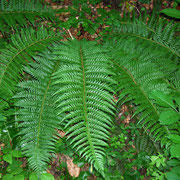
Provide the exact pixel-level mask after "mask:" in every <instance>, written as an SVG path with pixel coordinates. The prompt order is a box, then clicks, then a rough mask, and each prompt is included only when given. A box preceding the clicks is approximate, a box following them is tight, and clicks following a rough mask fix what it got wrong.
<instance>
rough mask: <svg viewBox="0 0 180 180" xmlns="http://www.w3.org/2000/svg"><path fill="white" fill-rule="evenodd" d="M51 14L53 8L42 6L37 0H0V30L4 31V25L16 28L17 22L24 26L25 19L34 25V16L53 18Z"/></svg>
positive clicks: (52, 13)
mask: <svg viewBox="0 0 180 180" xmlns="http://www.w3.org/2000/svg"><path fill="white" fill-rule="evenodd" d="M53 16H54V12H53V10H52V9H50V8H47V7H46V6H43V5H42V4H41V3H40V2H39V1H37V0H31V1H28V0H21V1H18V0H9V1H6V0H1V2H0V30H1V31H2V32H4V31H5V26H6V25H8V26H9V27H12V28H14V29H15V30H17V23H18V24H19V25H20V26H21V27H26V26H27V20H28V21H29V22H30V23H31V24H33V25H34V22H35V19H36V17H39V18H46V19H51V20H53ZM26 19H27V20H26ZM5 24H6V25H5Z"/></svg>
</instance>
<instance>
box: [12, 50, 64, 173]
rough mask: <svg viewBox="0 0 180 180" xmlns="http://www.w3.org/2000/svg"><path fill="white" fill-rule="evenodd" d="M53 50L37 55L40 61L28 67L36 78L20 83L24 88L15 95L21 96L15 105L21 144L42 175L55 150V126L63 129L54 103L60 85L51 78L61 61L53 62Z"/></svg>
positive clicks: (26, 69)
mask: <svg viewBox="0 0 180 180" xmlns="http://www.w3.org/2000/svg"><path fill="white" fill-rule="evenodd" d="M50 53H51V52H48V51H47V52H46V53H45V54H42V55H39V56H37V57H35V60H36V63H31V65H30V66H29V67H26V68H25V72H26V73H28V74H29V75H30V76H32V80H28V81H23V82H21V83H19V87H20V89H21V91H20V92H19V93H18V94H17V95H15V96H14V98H17V99H18V101H17V103H16V104H15V105H16V106H17V107H19V108H20V109H19V111H18V112H17V113H16V114H17V121H18V122H19V129H20V133H19V135H21V136H22V138H21V147H22V150H23V151H24V154H25V156H27V157H28V162H29V165H30V167H31V168H32V169H33V170H35V171H36V172H37V173H38V174H39V175H40V174H41V173H42V172H43V171H44V170H46V165H47V163H48V162H49V158H50V152H53V151H54V144H55V143H54V142H55V140H56V137H55V135H56V130H55V129H56V128H60V122H61V118H60V116H57V113H58V112H57V108H56V106H55V105H54V102H55V100H56V97H55V96H53V94H54V93H55V92H56V90H57V88H56V87H55V86H52V83H53V80H52V79H51V75H52V74H53V73H54V72H56V70H57V69H58V67H59V63H60V61H52V60H51V58H52V55H51V56H50Z"/></svg>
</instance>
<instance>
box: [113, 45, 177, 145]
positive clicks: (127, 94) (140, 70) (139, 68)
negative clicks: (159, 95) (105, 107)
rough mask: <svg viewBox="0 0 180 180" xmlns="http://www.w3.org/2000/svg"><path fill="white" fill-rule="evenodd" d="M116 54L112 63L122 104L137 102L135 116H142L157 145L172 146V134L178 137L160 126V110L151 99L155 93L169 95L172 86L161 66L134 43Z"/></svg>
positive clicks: (118, 46) (119, 46) (142, 122)
mask: <svg viewBox="0 0 180 180" xmlns="http://www.w3.org/2000/svg"><path fill="white" fill-rule="evenodd" d="M113 49H116V50H114V51H112V50H111V51H112V56H113V57H114V59H112V61H113V63H114V67H115V71H116V72H117V77H116V78H117V80H118V82H119V85H118V86H117V92H119V91H120V95H119V100H121V101H123V103H124V102H127V101H133V102H134V104H135V105H136V106H137V109H136V112H135V114H134V115H137V114H139V115H140V120H139V122H138V123H139V124H140V125H141V127H144V129H145V131H146V132H147V133H149V135H150V136H152V138H154V140H155V141H161V143H162V144H161V145H165V144H168V139H167V137H166V135H167V134H169V133H177V132H176V131H175V130H173V129H174V128H173V127H172V128H169V129H168V128H167V127H166V126H162V125H160V123H159V122H158V119H159V113H160V108H159V107H157V106H156V105H155V104H154V102H153V101H152V100H151V99H150V98H149V93H150V92H151V91H152V90H161V91H164V92H166V93H168V92H169V90H168V84H166V83H165V81H164V80H163V78H164V74H163V73H162V72H161V71H159V69H158V66H157V65H156V64H154V63H152V62H151V60H150V58H151V57H153V55H151V56H149V54H145V52H144V53H143V54H140V53H137V51H136V49H135V48H134V47H133V42H132V41H131V46H130V43H129V42H128V43H127V46H126V44H121V43H117V45H116V46H115V47H113Z"/></svg>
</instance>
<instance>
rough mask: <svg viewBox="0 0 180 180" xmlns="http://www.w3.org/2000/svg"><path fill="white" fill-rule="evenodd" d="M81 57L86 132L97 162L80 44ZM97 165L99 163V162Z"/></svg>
mask: <svg viewBox="0 0 180 180" xmlns="http://www.w3.org/2000/svg"><path fill="white" fill-rule="evenodd" d="M80 58H81V67H82V78H83V109H84V111H83V112H84V118H85V125H86V132H87V137H88V142H89V145H90V148H91V152H92V154H93V156H94V159H95V162H98V160H97V159H96V155H95V152H94V147H93V143H92V138H91V133H90V131H89V129H90V128H89V122H88V117H87V104H86V99H87V98H86V75H85V68H84V59H83V52H82V47H81V45H80ZM97 166H99V165H98V163H97ZM98 168H99V169H101V168H100V167H98Z"/></svg>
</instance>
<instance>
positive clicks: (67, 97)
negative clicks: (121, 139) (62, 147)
mask: <svg viewBox="0 0 180 180" xmlns="http://www.w3.org/2000/svg"><path fill="white" fill-rule="evenodd" d="M95 45H96V44H94V43H90V42H86V41H81V42H77V41H74V42H68V43H64V46H59V47H57V48H56V49H55V52H54V53H55V54H57V55H58V56H57V57H58V58H57V59H61V60H63V61H64V63H63V64H62V65H61V66H60V68H59V70H58V72H57V73H55V78H56V79H57V80H56V83H55V84H58V85H59V90H58V92H56V94H58V95H59V97H58V99H57V103H58V107H61V110H60V111H59V114H62V113H65V112H66V115H65V117H64V118H63V120H62V121H63V122H66V125H65V129H66V130H67V132H66V134H67V135H68V139H71V144H73V147H74V148H76V149H77V151H78V152H79V153H80V155H82V157H85V159H86V160H88V162H90V163H91V164H93V165H94V166H95V168H96V169H97V170H98V171H99V172H101V174H102V175H103V174H104V167H103V166H104V165H103V162H104V161H103V157H104V155H105V154H104V147H105V146H107V143H106V141H107V139H108V137H109V131H108V130H109V128H110V127H111V121H112V120H111V116H113V115H114V113H113V109H114V107H113V101H112V99H113V96H112V94H110V92H112V89H111V88H110V85H111V84H112V83H114V81H113V80H112V79H111V78H110V77H109V76H110V75H112V72H111V71H110V70H108V59H107V57H106V56H105V55H103V54H102V52H101V50H100V48H98V47H96V46H95ZM67 112H68V113H67Z"/></svg>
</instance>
